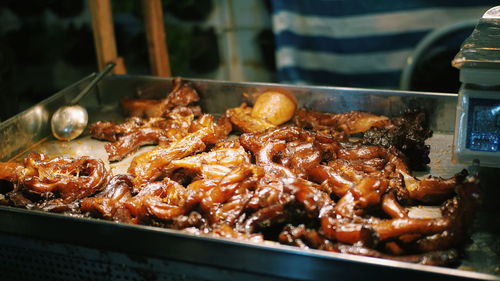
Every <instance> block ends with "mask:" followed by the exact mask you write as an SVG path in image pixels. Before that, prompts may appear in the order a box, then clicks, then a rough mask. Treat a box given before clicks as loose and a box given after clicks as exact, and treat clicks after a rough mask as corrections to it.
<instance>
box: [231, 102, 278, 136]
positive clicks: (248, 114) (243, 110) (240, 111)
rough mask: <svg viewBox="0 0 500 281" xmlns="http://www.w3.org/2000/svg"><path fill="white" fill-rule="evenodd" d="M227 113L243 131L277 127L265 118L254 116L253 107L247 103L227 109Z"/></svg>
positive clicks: (232, 121) (251, 131)
mask: <svg viewBox="0 0 500 281" xmlns="http://www.w3.org/2000/svg"><path fill="white" fill-rule="evenodd" d="M225 115H226V116H227V117H228V118H229V120H230V121H231V123H232V124H233V125H234V126H235V128H236V129H237V130H239V131H240V132H243V133H255V132H260V131H264V130H266V129H269V128H273V127H275V125H273V124H271V123H269V122H267V121H266V120H264V119H259V118H255V117H253V116H252V108H251V107H249V106H248V105H246V104H242V105H240V106H239V107H235V108H230V109H228V110H226V112H225Z"/></svg>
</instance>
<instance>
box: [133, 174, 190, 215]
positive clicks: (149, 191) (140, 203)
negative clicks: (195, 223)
mask: <svg viewBox="0 0 500 281" xmlns="http://www.w3.org/2000/svg"><path fill="white" fill-rule="evenodd" d="M185 197H186V191H185V188H184V187H183V186H181V185H180V184H178V183H177V182H175V181H173V180H170V179H169V178H166V179H164V180H163V181H160V182H154V183H149V184H147V185H145V186H144V187H143V188H142V189H141V191H140V192H139V193H138V194H137V195H136V196H134V197H133V198H130V199H129V200H128V201H126V202H125V207H126V208H127V209H128V210H129V211H130V213H131V214H132V216H134V217H135V218H136V219H137V221H138V222H142V223H147V222H149V221H150V220H151V219H153V218H156V219H160V220H172V219H173V218H175V217H177V216H180V215H183V214H184V213H185V212H186V210H185V208H184V204H185Z"/></svg>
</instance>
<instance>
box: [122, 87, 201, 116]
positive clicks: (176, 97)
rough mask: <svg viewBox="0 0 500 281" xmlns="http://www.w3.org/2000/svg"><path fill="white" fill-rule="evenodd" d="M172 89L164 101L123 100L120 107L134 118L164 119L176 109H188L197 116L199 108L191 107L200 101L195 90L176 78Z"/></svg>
mask: <svg viewBox="0 0 500 281" xmlns="http://www.w3.org/2000/svg"><path fill="white" fill-rule="evenodd" d="M173 83H174V87H173V89H172V91H170V92H169V93H168V94H167V96H166V97H165V98H164V99H161V100H152V99H131V98H125V99H123V100H122V102H121V106H122V108H123V109H124V111H125V112H126V113H127V114H128V115H129V116H136V117H143V118H149V117H165V116H166V115H167V114H168V113H169V112H170V111H172V110H173V109H174V108H178V107H190V109H191V110H192V111H193V112H194V113H195V115H199V113H200V112H201V111H200V108H199V107H198V106H195V105H193V104H194V103H196V102H198V101H199V100H200V97H199V96H198V93H197V92H196V90H195V89H193V88H192V87H191V86H189V85H188V84H186V83H182V80H181V78H179V77H177V78H175V79H174V81H173Z"/></svg>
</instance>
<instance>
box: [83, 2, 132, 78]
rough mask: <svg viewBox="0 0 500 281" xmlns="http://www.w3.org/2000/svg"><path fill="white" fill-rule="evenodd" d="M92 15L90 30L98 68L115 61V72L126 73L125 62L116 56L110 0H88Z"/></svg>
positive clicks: (100, 68)
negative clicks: (92, 35)
mask: <svg viewBox="0 0 500 281" xmlns="http://www.w3.org/2000/svg"><path fill="white" fill-rule="evenodd" d="M89 6H90V13H91V17H92V31H93V34H94V44H95V50H96V53H97V65H98V68H99V70H102V69H104V67H105V66H106V64H107V63H108V62H115V63H116V67H115V68H114V70H113V72H114V73H115V74H126V73H127V70H126V68H125V63H124V61H123V59H122V58H120V57H118V55H117V51H116V41H115V32H114V29H113V16H112V12H111V3H110V0H89Z"/></svg>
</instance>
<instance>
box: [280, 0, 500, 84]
mask: <svg viewBox="0 0 500 281" xmlns="http://www.w3.org/2000/svg"><path fill="white" fill-rule="evenodd" d="M498 3H499V1H498V0H495V1H492V0H383V1H381V0H378V1H375V0H302V1H301V0H272V10H273V16H272V20H273V30H274V34H275V39H276V61H277V67H278V77H279V80H280V82H284V83H295V84H316V85H334V86H349V87H369V88H397V86H398V84H399V79H400V75H401V72H402V70H403V68H404V66H405V64H406V60H407V58H408V57H409V56H410V55H411V53H412V51H413V50H414V48H415V46H416V45H417V44H418V42H419V41H420V40H421V39H422V38H424V36H425V35H426V34H428V33H429V32H430V31H432V30H434V29H436V28H440V27H444V26H447V25H450V24H454V23H457V22H459V21H463V20H470V19H477V20H479V18H480V17H481V16H482V15H483V14H484V12H485V11H486V10H488V9H489V8H491V7H492V6H495V4H498ZM465 37H466V36H465ZM465 37H464V38H460V40H463V39H465ZM459 44H460V42H459V43H458V45H459Z"/></svg>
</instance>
